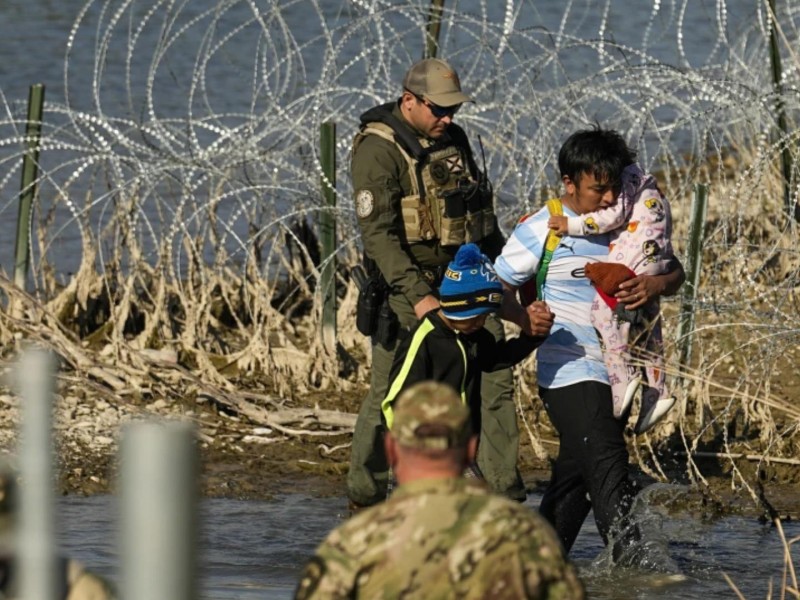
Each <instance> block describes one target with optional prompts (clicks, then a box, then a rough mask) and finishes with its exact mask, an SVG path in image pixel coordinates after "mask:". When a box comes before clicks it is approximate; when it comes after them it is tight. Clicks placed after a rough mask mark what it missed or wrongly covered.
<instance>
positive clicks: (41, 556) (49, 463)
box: [17, 349, 64, 600]
mask: <svg viewBox="0 0 800 600" xmlns="http://www.w3.org/2000/svg"><path fill="white" fill-rule="evenodd" d="M18 374H19V386H20V396H21V402H20V406H21V409H22V419H21V424H20V450H19V472H20V477H21V478H22V485H21V486H20V502H19V508H18V510H19V530H18V531H17V542H18V546H17V547H18V548H19V570H20V573H19V597H20V598H25V600H55V599H56V598H57V597H61V598H63V597H64V595H63V594H59V591H63V590H59V588H60V587H61V586H62V585H63V581H59V580H58V579H57V576H56V573H57V572H58V569H57V566H58V565H57V553H56V542H55V527H56V513H55V495H54V489H53V474H54V473H53V440H52V421H53V392H54V390H55V358H54V356H53V355H52V354H51V353H50V352H48V351H46V350H40V349H34V350H28V351H27V352H25V354H24V355H23V356H22V359H21V360H20V362H19V363H18Z"/></svg>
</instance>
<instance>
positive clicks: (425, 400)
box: [392, 381, 472, 450]
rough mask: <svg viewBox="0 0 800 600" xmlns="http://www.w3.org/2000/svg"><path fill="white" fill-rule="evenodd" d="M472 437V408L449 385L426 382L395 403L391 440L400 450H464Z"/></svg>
mask: <svg viewBox="0 0 800 600" xmlns="http://www.w3.org/2000/svg"><path fill="white" fill-rule="evenodd" d="M471 433H472V431H471V427H470V417H469V408H468V407H467V405H466V404H465V403H464V401H463V400H462V399H461V398H460V397H459V395H458V394H457V393H456V391H455V390H454V389H453V388H452V387H450V386H449V385H446V384H444V383H438V382H436V381H423V382H420V383H417V384H414V385H412V386H411V387H409V388H408V389H407V390H405V391H403V393H402V394H400V396H399V398H398V399H397V402H395V405H394V423H393V425H392V436H393V437H394V438H395V439H396V440H397V442H398V443H399V444H400V445H401V446H405V447H407V448H426V449H430V450H443V449H446V448H457V447H464V446H466V444H467V440H468V439H469V437H470V434H471Z"/></svg>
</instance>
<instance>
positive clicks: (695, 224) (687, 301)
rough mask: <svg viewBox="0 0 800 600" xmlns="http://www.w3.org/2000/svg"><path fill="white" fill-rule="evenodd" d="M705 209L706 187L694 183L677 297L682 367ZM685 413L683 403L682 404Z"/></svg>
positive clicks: (687, 354) (687, 357)
mask: <svg viewBox="0 0 800 600" xmlns="http://www.w3.org/2000/svg"><path fill="white" fill-rule="evenodd" d="M707 209H708V186H707V185H705V184H703V183H698V184H696V185H695V186H694V195H693V196H692V208H691V214H692V220H691V222H690V223H689V243H688V245H687V248H686V285H685V286H684V288H683V293H682V298H681V312H680V321H679V323H678V344H679V348H680V355H679V356H680V359H679V360H680V364H681V368H686V367H688V366H689V363H690V361H691V359H692V341H693V337H694V320H695V319H694V317H695V312H694V310H695V303H696V301H697V287H698V285H699V282H700V265H701V263H702V257H701V250H702V247H703V231H704V229H705V224H706V212H707ZM681 410H682V413H683V414H684V415H685V414H686V402H685V401H684V405H683V407H682V409H681Z"/></svg>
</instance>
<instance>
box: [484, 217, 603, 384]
mask: <svg viewBox="0 0 800 600" xmlns="http://www.w3.org/2000/svg"><path fill="white" fill-rule="evenodd" d="M563 208H564V215H565V216H568V217H573V216H577V215H576V214H575V213H574V212H573V211H572V210H570V209H569V208H568V207H567V206H566V205H565V206H564V207H563ZM549 217H550V213H549V211H548V210H547V207H543V208H542V209H541V210H539V211H538V212H536V213H535V214H533V215H531V216H529V217H528V218H526V219H525V220H524V221H523V222H521V223H519V224H518V225H517V226H516V228H515V229H514V232H513V233H512V234H511V237H509V239H508V241H507V242H506V245H505V247H504V248H503V252H502V253H501V255H500V256H498V257H497V261H496V262H495V265H494V266H495V270H496V271H497V275H498V277H500V279H502V280H504V281H505V282H507V283H508V284H510V285H514V286H520V285H522V284H523V283H525V282H526V281H527V280H529V279H531V278H533V277H536V272H537V270H538V268H539V262H540V261H541V258H542V254H543V252H544V244H545V240H546V238H547V231H548V228H547V221H548V219H549ZM608 242H609V236H608V235H607V234H605V235H591V236H587V237H573V236H567V235H565V236H564V237H562V238H561V241H560V243H559V245H558V247H557V248H556V250H555V252H554V253H553V258H552V260H551V262H550V267H549V269H548V271H547V278H546V280H545V283H544V291H543V293H542V296H543V298H540V300H544V301H545V302H547V304H548V306H549V307H550V310H552V311H553V313H555V323H554V324H553V328H552V329H551V331H550V336H549V337H548V338H547V340H545V342H544V343H543V344H542V345H541V346H540V347H539V349H538V351H537V353H536V363H537V364H536V377H537V380H538V383H539V385H540V386H542V387H544V388H559V387H564V386H567V385H572V384H574V383H579V382H582V381H599V382H602V383H608V373H607V372H606V367H605V364H604V362H603V355H602V352H601V351H600V342H599V339H598V336H597V333H596V332H595V329H594V327H592V324H591V322H590V320H589V313H590V310H591V306H592V301H593V300H594V298H595V290H594V288H593V287H592V285H591V283H590V282H589V280H588V279H587V278H586V277H585V275H584V267H585V265H586V263H588V262H600V261H602V262H605V260H606V259H607V257H608Z"/></svg>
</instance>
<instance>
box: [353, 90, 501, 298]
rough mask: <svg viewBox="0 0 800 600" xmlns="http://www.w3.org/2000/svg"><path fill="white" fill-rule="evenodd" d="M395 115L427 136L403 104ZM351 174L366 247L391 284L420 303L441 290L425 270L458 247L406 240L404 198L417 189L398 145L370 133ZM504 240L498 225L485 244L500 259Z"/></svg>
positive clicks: (486, 250) (439, 263)
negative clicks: (426, 276)
mask: <svg viewBox="0 0 800 600" xmlns="http://www.w3.org/2000/svg"><path fill="white" fill-rule="evenodd" d="M392 114H393V115H394V116H395V117H397V118H398V119H399V120H400V121H401V122H402V123H404V124H406V125H407V126H408V128H409V130H411V131H413V132H414V133H415V134H416V135H417V137H419V138H422V134H421V133H420V132H419V131H417V130H414V129H412V128H411V126H410V125H408V124H407V122H406V121H405V119H404V117H403V115H402V113H401V111H400V108H399V106H398V105H397V104H395V106H394V109H393V110H392ZM450 127H456V126H455V125H451V126H450ZM351 176H352V180H353V191H354V193H355V197H356V207H357V210H356V214H357V217H358V224H359V226H360V228H361V237H362V243H363V245H364V251H365V252H366V254H367V256H369V257H370V258H371V259H373V260H374V261H375V262H376V263H377V265H378V268H379V269H380V271H381V273H383V276H384V278H385V279H386V281H387V282H388V283H389V285H390V286H392V288H393V289H394V290H396V291H398V292H399V293H401V294H403V295H404V296H405V297H406V299H407V300H408V301H409V303H410V304H411V306H414V305H415V304H416V303H417V302H419V301H420V300H422V298H423V297H425V296H427V295H428V294H434V293H435V290H433V289H432V288H431V286H430V284H429V283H427V282H426V281H425V280H424V279H423V278H422V276H421V274H420V268H423V269H437V268H439V267H446V266H447V265H448V263H450V261H451V260H453V257H454V256H455V253H456V251H457V250H458V248H457V247H456V246H447V247H443V246H441V245H440V244H439V241H438V240H430V241H424V242H417V243H413V244H408V243H406V242H405V241H404V236H403V231H404V228H403V222H402V218H401V209H400V199H401V198H402V197H404V196H407V195H409V194H411V193H412V190H413V187H412V183H411V174H410V173H409V169H408V163H407V162H406V159H405V158H404V157H403V155H402V154H401V152H400V149H399V148H398V147H397V145H396V144H393V143H391V142H390V141H388V140H386V139H383V138H381V137H379V136H377V135H368V136H366V137H365V138H364V139H363V140H362V141H361V142H360V143H359V144H358V147H357V148H356V149H355V152H354V153H353V159H352V165H351ZM362 193H368V194H369V196H371V198H370V200H369V202H359V201H358V198H359V194H362ZM369 196H368V197H369ZM504 242H505V240H504V239H503V235H502V234H501V233H500V230H499V228H497V226H496V224H495V231H494V233H493V234H492V235H490V236H489V237H488V238H486V239H484V240H482V241H481V243H480V244H479V245H480V246H481V250H482V251H483V252H484V254H487V255H488V256H489V258H490V259H492V260H494V258H496V257H497V256H498V255H499V253H500V250H501V249H502V247H503V244H504Z"/></svg>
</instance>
